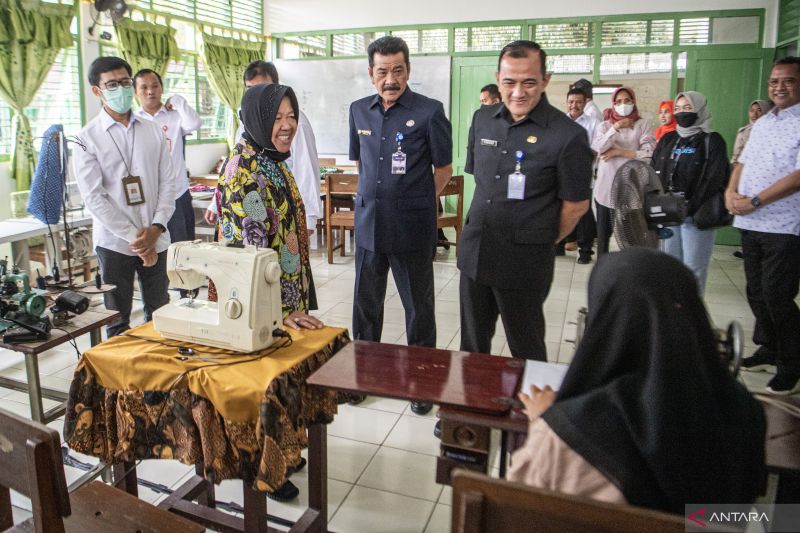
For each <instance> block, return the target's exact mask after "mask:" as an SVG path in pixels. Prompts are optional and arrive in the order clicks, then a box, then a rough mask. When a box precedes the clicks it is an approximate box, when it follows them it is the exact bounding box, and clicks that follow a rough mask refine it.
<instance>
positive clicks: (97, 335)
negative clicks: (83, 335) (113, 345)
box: [89, 328, 103, 346]
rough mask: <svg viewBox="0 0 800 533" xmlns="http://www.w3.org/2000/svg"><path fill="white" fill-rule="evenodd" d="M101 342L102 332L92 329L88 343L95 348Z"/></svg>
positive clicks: (98, 329)
mask: <svg viewBox="0 0 800 533" xmlns="http://www.w3.org/2000/svg"><path fill="white" fill-rule="evenodd" d="M101 342H103V332H102V330H101V329H100V328H94V329H93V330H91V331H90V332H89V343H90V344H91V345H92V346H97V345H98V344H100V343H101Z"/></svg>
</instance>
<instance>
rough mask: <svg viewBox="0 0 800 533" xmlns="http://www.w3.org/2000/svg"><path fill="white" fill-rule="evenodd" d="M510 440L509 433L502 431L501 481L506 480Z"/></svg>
mask: <svg viewBox="0 0 800 533" xmlns="http://www.w3.org/2000/svg"><path fill="white" fill-rule="evenodd" d="M508 439H509V434H508V432H507V431H503V430H500V472H499V475H500V479H505V478H506V462H507V461H508Z"/></svg>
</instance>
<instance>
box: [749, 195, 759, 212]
mask: <svg viewBox="0 0 800 533" xmlns="http://www.w3.org/2000/svg"><path fill="white" fill-rule="evenodd" d="M750 205H752V206H753V207H755V208H756V209H758V208H759V207H761V198H759V197H758V195H755V196H753V197H752V198H751V199H750Z"/></svg>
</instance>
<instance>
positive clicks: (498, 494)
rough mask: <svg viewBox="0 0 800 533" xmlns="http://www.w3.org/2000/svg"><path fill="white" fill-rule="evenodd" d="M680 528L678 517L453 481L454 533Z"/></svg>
mask: <svg viewBox="0 0 800 533" xmlns="http://www.w3.org/2000/svg"><path fill="white" fill-rule="evenodd" d="M684 523H685V518H684V517H683V516H681V515H673V514H668V513H663V512H659V511H652V510H649V509H642V508H641V507H634V506H632V505H620V504H611V503H604V502H599V501H596V500H591V499H588V498H581V497H578V496H570V495H567V494H561V493H558V492H553V491H549V490H543V489H536V488H533V487H528V486H526V485H521V484H518V483H511V482H508V481H505V480H502V479H493V478H489V477H486V476H485V475H483V474H476V473H474V472H468V471H466V470H456V471H455V473H454V475H453V522H452V531H453V532H454V533H473V532H474V533H478V532H485V531H502V532H504V533H517V532H519V533H522V532H525V533H527V532H529V531H565V532H569V533H612V532H614V533H617V532H621V533H640V532H642V531H659V532H662V531H663V532H670V531H674V532H683V531H686V528H685V525H684Z"/></svg>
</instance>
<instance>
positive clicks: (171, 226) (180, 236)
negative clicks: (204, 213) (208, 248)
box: [167, 191, 194, 242]
mask: <svg viewBox="0 0 800 533" xmlns="http://www.w3.org/2000/svg"><path fill="white" fill-rule="evenodd" d="M167 229H168V230H169V240H170V242H180V241H193V240H194V208H193V207H192V194H191V193H190V192H189V191H186V192H185V193H183V194H182V195H181V196H180V197H179V198H178V199H177V200H175V212H174V213H173V214H172V218H170V219H169V222H167Z"/></svg>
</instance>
